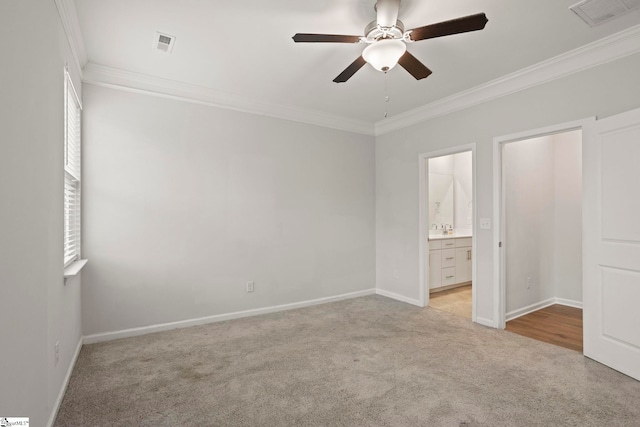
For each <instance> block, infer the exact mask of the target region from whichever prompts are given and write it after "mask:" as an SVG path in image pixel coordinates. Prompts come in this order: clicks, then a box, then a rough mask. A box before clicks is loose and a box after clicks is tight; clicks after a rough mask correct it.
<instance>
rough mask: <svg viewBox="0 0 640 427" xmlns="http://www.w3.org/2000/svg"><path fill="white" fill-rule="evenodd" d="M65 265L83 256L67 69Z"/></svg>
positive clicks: (73, 103)
mask: <svg viewBox="0 0 640 427" xmlns="http://www.w3.org/2000/svg"><path fill="white" fill-rule="evenodd" d="M64 104H65V106H64V107H65V108H64V121H65V128H64V266H65V267H66V266H68V265H69V264H71V263H72V262H74V261H76V260H79V259H80V177H81V175H80V169H81V168H80V159H81V156H80V145H81V144H80V120H81V115H80V112H81V109H82V106H81V104H80V100H79V99H78V94H77V93H76V90H75V88H74V87H73V82H72V81H71V76H70V75H69V72H68V71H66V70H65V96H64Z"/></svg>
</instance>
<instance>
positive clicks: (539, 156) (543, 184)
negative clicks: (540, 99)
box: [494, 123, 582, 352]
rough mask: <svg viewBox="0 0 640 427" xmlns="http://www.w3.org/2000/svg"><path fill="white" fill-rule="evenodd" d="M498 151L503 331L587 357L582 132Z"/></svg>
mask: <svg viewBox="0 0 640 427" xmlns="http://www.w3.org/2000/svg"><path fill="white" fill-rule="evenodd" d="M494 148H495V150H496V152H497V160H498V161H497V162H496V167H497V169H496V170H497V171H499V174H496V175H498V177H497V178H498V179H499V181H498V186H497V190H498V193H497V195H498V197H496V199H497V200H496V202H497V203H498V204H499V207H498V209H496V213H498V214H499V215H498V216H497V218H496V233H498V237H497V241H498V242H499V245H498V246H499V254H498V256H497V257H496V260H497V261H498V263H499V268H498V269H497V270H496V271H498V272H499V276H500V278H499V296H500V299H499V301H498V304H497V306H498V308H499V315H498V316H497V318H498V319H499V325H500V327H501V328H503V329H504V328H506V329H507V330H511V331H512V332H515V333H518V334H520V335H524V336H528V337H530V338H534V339H538V340H541V341H546V342H549V343H552V344H556V345H560V346H563V347H566V348H572V349H574V350H577V351H580V352H581V351H582V126H581V124H578V123H570V124H567V125H559V126H557V127H553V128H548V129H545V130H544V131H543V132H540V131H532V132H529V133H525V134H521V135H517V136H515V137H513V136H512V137H503V138H501V139H497V140H496V145H495V147H494ZM494 189H495V188H494Z"/></svg>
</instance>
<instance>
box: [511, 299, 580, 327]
mask: <svg viewBox="0 0 640 427" xmlns="http://www.w3.org/2000/svg"><path fill="white" fill-rule="evenodd" d="M554 304H560V305H566V306H569V307H575V308H582V303H581V302H580V301H572V300H568V299H564V298H556V297H554V298H549V299H546V300H544V301H540V302H537V303H535V304H531V305H528V306H526V307H522V308H519V309H517V310H513V311H510V312H509V313H507V314H506V315H505V321H507V322H508V321H509V320H513V319H517V318H518V317H522V316H524V315H525V314H529V313H533V312H534V311H538V310H541V309H543V308H545V307H549V306H550V305H554Z"/></svg>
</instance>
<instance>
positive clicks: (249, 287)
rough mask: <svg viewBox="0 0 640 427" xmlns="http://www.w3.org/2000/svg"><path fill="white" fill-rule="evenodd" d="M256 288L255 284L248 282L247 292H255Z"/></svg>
mask: <svg viewBox="0 0 640 427" xmlns="http://www.w3.org/2000/svg"><path fill="white" fill-rule="evenodd" d="M254 287H255V283H254V282H247V292H253V290H254Z"/></svg>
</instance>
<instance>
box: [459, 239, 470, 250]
mask: <svg viewBox="0 0 640 427" xmlns="http://www.w3.org/2000/svg"><path fill="white" fill-rule="evenodd" d="M467 246H471V237H462V238H460V239H456V248H466V247H467Z"/></svg>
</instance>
